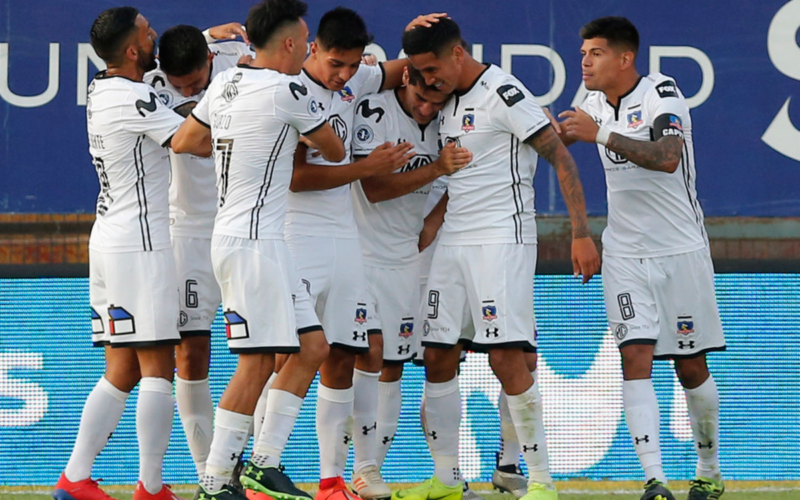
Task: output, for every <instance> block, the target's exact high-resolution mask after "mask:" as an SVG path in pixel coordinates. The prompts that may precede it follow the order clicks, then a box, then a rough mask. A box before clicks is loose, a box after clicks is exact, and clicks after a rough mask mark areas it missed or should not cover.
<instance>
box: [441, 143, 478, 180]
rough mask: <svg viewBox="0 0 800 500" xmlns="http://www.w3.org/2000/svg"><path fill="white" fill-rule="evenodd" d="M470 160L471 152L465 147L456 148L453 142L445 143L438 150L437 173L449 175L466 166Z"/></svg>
mask: <svg viewBox="0 0 800 500" xmlns="http://www.w3.org/2000/svg"><path fill="white" fill-rule="evenodd" d="M471 161H472V153H471V152H470V150H468V149H467V148H457V147H456V143H455V142H449V143H447V144H445V146H444V147H443V148H442V150H441V151H439V160H438V162H437V165H438V166H439V168H438V170H439V172H440V173H439V175H450V174H452V173H454V172H457V171H459V170H461V169H462V168H464V167H466V166H467V165H469V164H470V162H471Z"/></svg>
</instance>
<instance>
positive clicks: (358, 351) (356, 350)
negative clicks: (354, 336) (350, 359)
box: [331, 342, 369, 354]
mask: <svg viewBox="0 0 800 500" xmlns="http://www.w3.org/2000/svg"><path fill="white" fill-rule="evenodd" d="M331 347H336V348H338V349H342V350H344V351H347V352H352V353H355V354H363V353H366V352H369V347H356V346H354V345H347V344H342V343H341V342H333V343H332V344H331Z"/></svg>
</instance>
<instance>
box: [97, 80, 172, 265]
mask: <svg viewBox="0 0 800 500" xmlns="http://www.w3.org/2000/svg"><path fill="white" fill-rule="evenodd" d="M182 122H183V119H182V118H181V117H179V116H178V115H177V114H175V113H173V112H172V111H170V110H169V109H167V108H166V107H165V106H164V105H163V104H162V103H161V101H160V100H159V99H158V97H157V96H156V94H155V91H154V90H153V88H152V87H151V86H150V85H147V84H146V83H142V82H135V81H133V80H129V79H127V78H124V77H120V76H111V75H108V74H107V73H106V72H100V73H98V75H97V76H96V77H95V79H94V80H93V81H92V83H91V84H90V85H89V91H88V96H87V104H86V123H87V132H88V135H89V152H90V154H91V155H92V161H93V163H94V166H95V170H96V171H97V176H98V180H99V182H100V193H99V195H98V197H97V220H96V222H95V224H94V226H93V228H92V235H91V239H90V246H91V247H92V248H96V249H102V250H106V251H151V250H158V249H163V248H168V247H169V245H170V241H169V207H168V194H167V192H168V185H169V155H168V151H167V149H165V148H164V145H165V144H166V143H168V142H169V139H170V138H171V137H172V135H173V134H174V133H175V131H176V130H177V129H178V127H179V126H180V124H181V123H182Z"/></svg>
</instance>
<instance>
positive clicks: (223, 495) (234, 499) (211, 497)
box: [194, 484, 267, 500]
mask: <svg viewBox="0 0 800 500" xmlns="http://www.w3.org/2000/svg"><path fill="white" fill-rule="evenodd" d="M194 500H247V499H246V498H245V496H244V495H242V493H241V492H240V491H239V490H237V489H235V488H232V487H231V485H229V484H226V485H224V486H223V487H222V489H221V490H219V491H214V492H209V491H206V489H205V488H203V486H198V487H197V493H195V495H194ZM264 500H267V499H264Z"/></svg>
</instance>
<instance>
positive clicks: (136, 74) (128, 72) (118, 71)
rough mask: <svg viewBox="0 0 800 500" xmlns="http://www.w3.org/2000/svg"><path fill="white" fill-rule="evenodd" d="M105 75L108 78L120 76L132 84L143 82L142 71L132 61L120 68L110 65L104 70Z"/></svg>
mask: <svg viewBox="0 0 800 500" xmlns="http://www.w3.org/2000/svg"><path fill="white" fill-rule="evenodd" d="M106 75H108V76H121V77H123V78H127V79H128V80H133V81H134V82H142V81H144V70H143V69H142V68H141V67H139V65H138V64H136V63H134V62H133V61H126V64H123V65H122V66H113V65H111V64H109V65H108V67H107V68H106Z"/></svg>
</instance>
